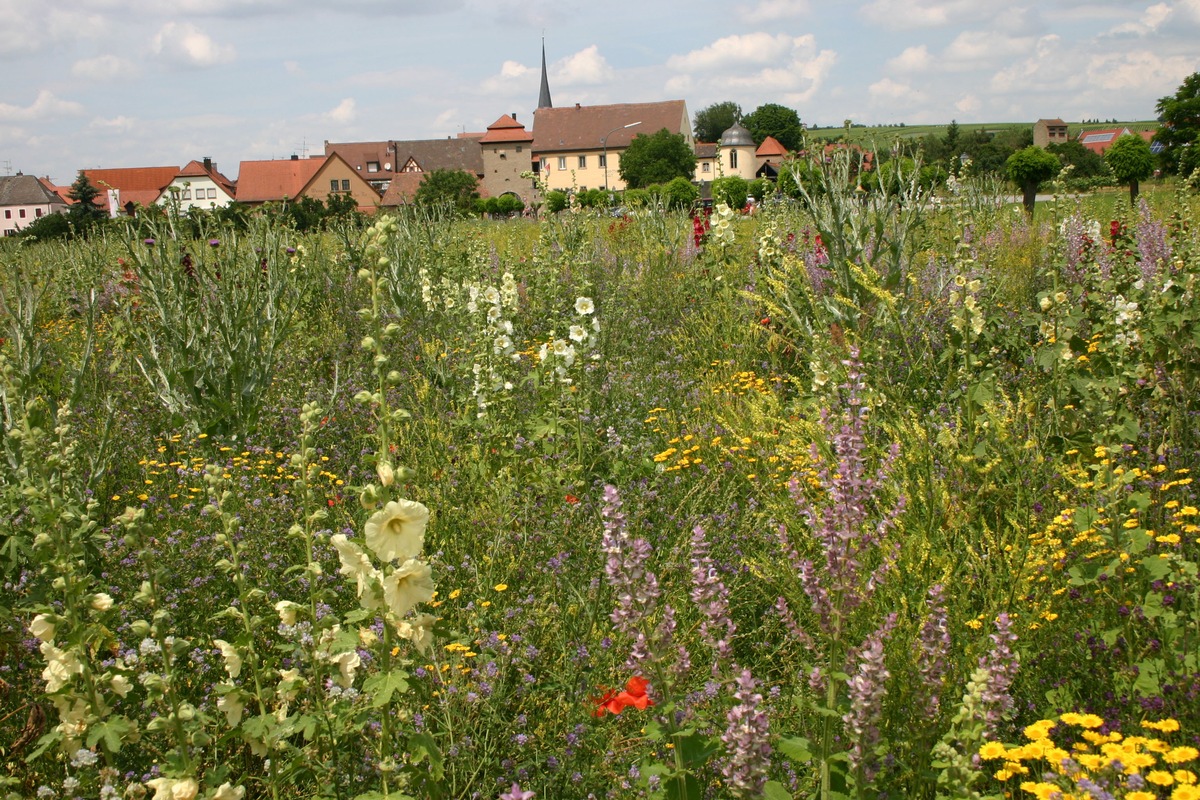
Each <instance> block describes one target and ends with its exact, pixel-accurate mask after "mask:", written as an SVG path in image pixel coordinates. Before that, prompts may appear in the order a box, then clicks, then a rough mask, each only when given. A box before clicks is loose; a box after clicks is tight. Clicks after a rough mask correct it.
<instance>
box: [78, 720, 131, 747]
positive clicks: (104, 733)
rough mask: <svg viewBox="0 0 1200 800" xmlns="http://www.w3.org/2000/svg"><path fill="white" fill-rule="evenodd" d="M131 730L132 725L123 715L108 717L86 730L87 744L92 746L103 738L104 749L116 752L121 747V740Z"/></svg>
mask: <svg viewBox="0 0 1200 800" xmlns="http://www.w3.org/2000/svg"><path fill="white" fill-rule="evenodd" d="M132 731H133V725H131V724H130V722H129V720H127V719H125V717H109V718H108V719H106V720H104V722H101V723H100V724H99V725H93V726H92V728H91V730H89V731H88V736H87V746H88V747H94V746H95V744H96V742H99V741H100V740H101V739H103V740H104V749H105V750H107V751H108V752H110V753H116V752H118V751H119V750H120V749H121V742H122V741H123V740H124V739H125V737H126V736H128V735H129V734H130V733H131V732H132Z"/></svg>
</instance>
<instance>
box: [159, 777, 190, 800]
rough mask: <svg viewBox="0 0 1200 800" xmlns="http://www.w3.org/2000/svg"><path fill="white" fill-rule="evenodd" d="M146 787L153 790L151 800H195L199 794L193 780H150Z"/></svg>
mask: <svg viewBox="0 0 1200 800" xmlns="http://www.w3.org/2000/svg"><path fill="white" fill-rule="evenodd" d="M146 785H147V786H149V787H150V788H151V789H153V790H154V798H153V800H195V797H196V795H197V794H199V793H200V784H198V783H196V781H195V779H194V778H152V779H150V780H148V781H146Z"/></svg>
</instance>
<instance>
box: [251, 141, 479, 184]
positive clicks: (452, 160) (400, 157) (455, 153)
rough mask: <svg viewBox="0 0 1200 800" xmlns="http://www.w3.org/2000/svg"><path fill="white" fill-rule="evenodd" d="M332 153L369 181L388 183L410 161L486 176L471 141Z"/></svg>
mask: <svg viewBox="0 0 1200 800" xmlns="http://www.w3.org/2000/svg"><path fill="white" fill-rule="evenodd" d="M332 153H337V154H338V155H339V156H341V157H342V158H343V159H345V161H346V163H347V164H349V165H350V166H351V167H353V168H354V171H355V172H357V173H359V174H360V175H362V177H363V178H364V179H366V180H379V179H384V180H386V179H387V178H388V177H389V176H390V175H391V173H392V172H395V171H396V170H399V169H400V168H402V167H403V166H404V165H405V164H407V163H408V161H409V159H412V160H413V161H415V162H416V163H417V164H418V165H419V166H420V167H421V169H422V170H423V171H424V172H432V171H433V170H435V169H463V170H466V171H467V172H473V173H475V174H476V175H482V174H483V151H482V150H481V149H480V147H479V140H478V139H472V138H458V139H418V140H415V141H397V140H393V141H385V142H326V143H325V154H326V155H330V154H332ZM372 161H374V162H376V163H378V164H379V172H372V173H368V172H367V164H368V163H369V162H372ZM384 164H391V165H392V167H391V169H387V168H385V167H384ZM239 180H240V179H239Z"/></svg>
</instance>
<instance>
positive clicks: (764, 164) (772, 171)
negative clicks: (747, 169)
mask: <svg viewBox="0 0 1200 800" xmlns="http://www.w3.org/2000/svg"><path fill="white" fill-rule="evenodd" d="M787 156H788V149H787V148H786V147H784V146H783V145H782V144H781V143H780V142H779V140H778V139H776V138H775V137H774V136H768V137H767V138H766V139H763V143H762V144H760V145H759V146H758V149H757V150H755V151H754V160H755V162H757V164H758V166H757V168H756V169H755V170H754V176H755V177H756V178H771V179H775V178H777V177H779V168H780V167H781V166H782V165H783V160H784V159H785V158H787Z"/></svg>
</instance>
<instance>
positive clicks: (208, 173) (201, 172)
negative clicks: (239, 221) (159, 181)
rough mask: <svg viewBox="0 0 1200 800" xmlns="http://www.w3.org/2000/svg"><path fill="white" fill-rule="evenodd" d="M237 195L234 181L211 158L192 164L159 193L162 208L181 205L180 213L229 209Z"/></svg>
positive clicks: (180, 171) (191, 162) (189, 163)
mask: <svg viewBox="0 0 1200 800" xmlns="http://www.w3.org/2000/svg"><path fill="white" fill-rule="evenodd" d="M235 194H236V189H235V187H234V183H233V181H231V180H229V178H226V177H225V176H224V175H222V174H221V173H220V171H219V170H218V169H217V165H216V164H214V163H213V161H212V159H211V158H205V159H204V160H203V161H190V162H188V164H187V166H185V167H184V168H183V169H181V170H179V173H178V174H177V175H176V176H175V178H174V179H173V180H172V181H171V182H170V183H169V184H167V186H166V187H165V188H164V189H163V190H162V193H160V194H159V196H158V198H157V200H156V201H155V202H157V203H158V204H159V205H166V204H168V203H178V204H179V210H180V211H184V212H187V211H190V210H192V209H193V208H199V209H203V210H208V209H212V208H218V207H222V206H227V205H229V204H230V203H232V202H233V198H234V196H235Z"/></svg>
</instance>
